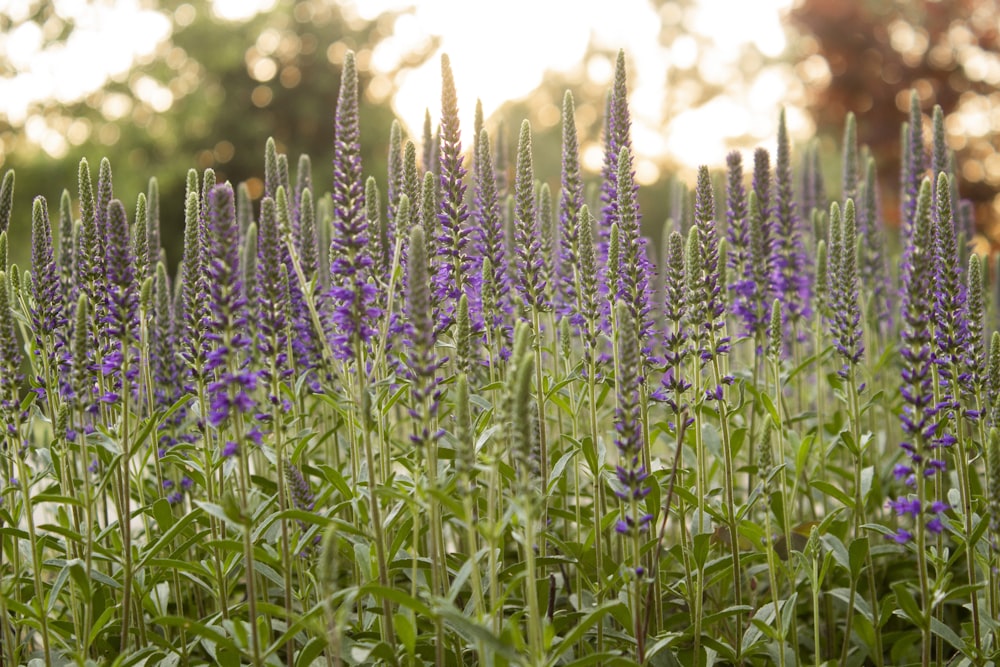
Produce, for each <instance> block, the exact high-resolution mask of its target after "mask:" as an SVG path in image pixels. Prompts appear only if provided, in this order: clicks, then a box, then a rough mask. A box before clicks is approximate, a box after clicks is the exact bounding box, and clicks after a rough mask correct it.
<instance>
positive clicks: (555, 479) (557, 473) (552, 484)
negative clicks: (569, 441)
mask: <svg viewBox="0 0 1000 667" xmlns="http://www.w3.org/2000/svg"><path fill="white" fill-rule="evenodd" d="M578 451H579V450H577V449H571V450H570V451H568V452H566V453H565V454H563V455H562V456H560V457H559V460H558V461H556V464H555V465H554V466H552V471H551V472H550V473H549V488H548V489H547V491H546V493H547V494H549V495H551V494H552V491H553V490H554V489H555V488H556V485H557V484H558V483H559V481H560V480H561V479H562V474H563V471H564V470H566V464H567V463H569V462H570V461H572V460H573V458H574V457H575V456H576V455H577V452H578Z"/></svg>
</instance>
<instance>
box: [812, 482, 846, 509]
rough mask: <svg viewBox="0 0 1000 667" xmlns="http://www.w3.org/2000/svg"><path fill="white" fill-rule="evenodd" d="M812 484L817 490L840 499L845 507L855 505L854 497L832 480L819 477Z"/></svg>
mask: <svg viewBox="0 0 1000 667" xmlns="http://www.w3.org/2000/svg"><path fill="white" fill-rule="evenodd" d="M810 485H811V486H812V487H813V488H814V489H816V490H817V491H819V492H821V493H823V494H825V495H827V496H830V497H831V498H835V499H836V500H838V501H840V502H841V503H842V504H843V505H844V506H845V507H854V499H853V498H851V497H850V496H849V495H847V493H846V492H845V491H843V490H842V489H838V488H837V487H836V486H834V485H833V484H831V483H830V482H827V481H824V480H821V479H817V480H813V481H811V482H810Z"/></svg>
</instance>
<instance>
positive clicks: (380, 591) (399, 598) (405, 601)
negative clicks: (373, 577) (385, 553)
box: [358, 583, 437, 619]
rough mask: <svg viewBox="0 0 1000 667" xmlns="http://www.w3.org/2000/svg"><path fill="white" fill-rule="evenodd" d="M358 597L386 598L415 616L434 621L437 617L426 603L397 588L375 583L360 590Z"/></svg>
mask: <svg viewBox="0 0 1000 667" xmlns="http://www.w3.org/2000/svg"><path fill="white" fill-rule="evenodd" d="M358 595H359V596H361V595H371V596H374V597H375V598H376V599H382V598H385V599H387V600H389V601H390V602H395V603H396V604H398V605H400V606H402V607H406V608H407V609H410V610H412V611H413V613H414V614H416V615H417V616H420V617H423V618H427V619H434V618H436V617H437V616H436V614H435V613H434V612H433V611H432V610H431V608H430V607H428V606H427V605H426V604H425V603H424V602H422V601H420V600H418V599H417V598H415V597H413V596H411V595H410V594H408V593H405V592H403V591H401V590H398V589H395V588H386V587H385V586H379V585H378V584H374V583H372V584H365V585H364V586H361V587H360V588H359V589H358Z"/></svg>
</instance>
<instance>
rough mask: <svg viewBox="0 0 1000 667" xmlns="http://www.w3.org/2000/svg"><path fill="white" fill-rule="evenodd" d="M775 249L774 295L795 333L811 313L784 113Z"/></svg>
mask: <svg viewBox="0 0 1000 667" xmlns="http://www.w3.org/2000/svg"><path fill="white" fill-rule="evenodd" d="M774 195H775V196H774V235H773V238H774V247H773V249H772V262H773V270H774V275H773V278H772V284H773V285H774V291H775V296H776V297H777V298H779V299H780V300H781V304H782V312H783V313H784V314H785V321H786V322H787V323H788V324H789V326H790V327H792V329H793V330H794V329H795V327H796V325H797V324H798V322H799V321H800V320H804V319H807V318H808V317H809V316H810V314H811V309H810V307H809V297H810V284H809V278H808V276H809V272H808V270H807V269H808V268H809V259H808V257H807V256H806V254H805V246H804V243H803V235H804V230H803V229H802V222H801V219H800V217H799V215H798V211H797V207H796V202H795V195H794V193H793V191H792V163H791V156H790V148H789V141H788V131H787V129H786V126H785V111H784V109H782V111H781V116H780V118H779V120H778V153H777V160H776V163H775V177H774Z"/></svg>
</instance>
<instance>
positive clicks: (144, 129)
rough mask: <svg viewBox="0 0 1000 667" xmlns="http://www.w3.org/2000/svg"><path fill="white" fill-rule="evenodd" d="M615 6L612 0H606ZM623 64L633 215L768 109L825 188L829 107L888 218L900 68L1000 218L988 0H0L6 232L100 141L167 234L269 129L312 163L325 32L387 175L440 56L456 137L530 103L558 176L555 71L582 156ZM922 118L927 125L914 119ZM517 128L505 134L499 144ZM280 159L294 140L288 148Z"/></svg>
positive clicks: (324, 112) (98, 152)
mask: <svg viewBox="0 0 1000 667" xmlns="http://www.w3.org/2000/svg"><path fill="white" fill-rule="evenodd" d="M612 5H613V7H612ZM619 48H623V49H624V50H625V52H626V55H627V58H628V63H629V68H630V72H629V87H630V95H631V96H630V103H631V110H632V115H633V141H634V144H635V149H636V152H637V160H636V170H637V178H638V179H639V181H640V183H641V184H642V185H643V187H642V189H641V190H640V205H641V210H642V214H643V225H644V232H645V233H647V234H648V235H650V236H652V237H657V236H658V235H659V230H660V228H661V227H662V224H663V222H664V220H665V219H666V218H667V216H668V215H669V212H670V205H671V204H670V199H671V193H672V192H673V191H674V190H673V189H672V188H673V186H672V183H673V182H675V181H676V180H681V181H685V182H690V181H692V180H693V174H694V170H695V168H696V167H697V166H698V165H699V164H708V165H710V166H712V167H716V168H719V167H722V166H723V165H724V159H725V155H726V153H727V152H728V151H730V150H741V151H743V152H744V153H745V159H746V161H747V162H749V158H750V153H751V152H752V151H753V149H754V148H755V147H757V146H765V147H767V148H768V149H770V150H772V151H773V150H774V147H775V136H776V129H777V119H778V114H779V110H780V109H781V108H784V109H786V112H787V115H788V123H789V130H790V134H791V136H792V139H793V141H794V142H795V144H796V147H797V148H799V149H800V150H799V151H798V152H797V155H801V148H802V147H804V146H805V145H806V143H807V142H810V141H814V140H815V141H818V142H819V143H820V145H821V148H822V149H823V155H824V156H825V160H826V162H825V163H824V176H825V179H826V182H827V184H828V189H829V191H830V192H836V191H837V188H838V187H839V185H838V183H839V165H838V156H839V152H838V151H839V149H838V146H839V140H840V136H841V134H842V132H843V123H844V116H845V114H846V113H847V112H848V111H849V110H851V111H854V112H855V113H856V114H857V115H858V119H859V140H860V141H861V142H862V143H864V144H866V145H867V146H868V147H869V148H870V150H871V153H872V155H874V156H875V158H876V160H877V164H878V168H879V177H880V179H881V181H882V184H883V193H884V195H883V199H882V204H883V212H884V216H885V218H886V221H887V224H889V225H897V224H898V214H897V213H896V209H897V206H898V202H897V199H896V195H895V193H896V192H897V190H898V175H899V137H900V134H899V131H900V124H901V123H902V122H903V120H904V119H905V111H906V108H907V103H908V95H909V90H910V89H915V90H916V91H917V93H918V94H919V96H920V100H921V104H922V106H923V108H924V110H925V112H926V113H927V114H928V122H929V114H930V111H931V108H932V107H933V105H934V104H940V105H941V106H942V107H943V109H944V111H945V114H946V123H945V124H946V128H947V135H948V136H947V140H948V144H949V146H950V147H951V148H952V149H953V150H954V151H955V152H956V154H957V157H958V164H959V165H960V169H959V176H960V192H961V195H962V196H963V197H964V198H967V199H969V200H971V201H972V202H974V204H975V207H976V219H977V225H978V231H979V234H978V235H977V237H976V239H975V242H976V244H977V246H978V248H979V249H980V250H981V251H986V250H987V249H988V248H989V247H990V244H991V242H992V241H994V240H995V241H1000V229H998V226H997V222H998V220H1000V196H998V192H1000V9H998V3H995V2H982V1H981V0H939V1H936V2H932V1H929V0H924V1H910V0H899V1H894V0H753V1H747V0H664V1H652V0H619V1H617V2H615V3H608V2H604V1H602V0H505V1H504V2H497V1H495V0H426V1H422V2H413V1H411V2H406V1H405V0H353V1H352V0H339V1H338V0H185V1H180V0H117V1H109V0H103V1H102V0H0V171H3V170H6V169H9V168H13V169H15V170H16V173H17V187H16V198H15V208H14V218H13V221H12V224H11V228H12V229H11V232H10V233H11V235H12V242H11V254H12V259H13V260H14V261H18V262H20V263H21V265H22V266H24V265H25V264H26V263H27V258H28V256H29V255H28V250H29V248H28V244H29V243H30V241H29V232H30V217H29V216H30V210H31V209H30V200H31V198H32V197H34V196H35V195H36V194H42V195H45V196H46V197H47V198H48V199H49V201H50V206H51V207H54V206H55V205H56V204H55V203H56V202H58V198H59V196H60V194H61V192H62V190H63V189H64V188H67V189H69V191H70V193H71V194H73V195H74V198H75V195H76V192H75V187H76V186H75V182H76V167H77V164H78V162H79V160H80V158H81V157H86V158H87V159H88V160H89V161H90V164H91V166H92V169H93V170H95V174H96V167H97V164H98V162H99V160H100V158H101V157H103V156H107V157H108V158H109V159H110V160H111V164H112V167H113V170H114V178H115V193H116V196H118V197H120V198H122V199H123V200H124V201H126V202H129V201H131V202H134V200H135V197H136V196H137V194H138V193H139V192H141V191H144V190H145V189H146V183H147V181H148V178H149V177H150V176H156V177H157V179H158V180H159V184H160V189H161V193H162V196H161V202H162V203H161V206H162V224H163V226H164V232H163V237H164V239H163V243H164V247H165V249H166V251H167V254H168V259H169V261H170V263H171V265H172V264H173V263H175V262H176V260H177V259H178V258H179V256H180V251H181V239H182V233H181V232H182V224H183V222H182V221H183V210H182V208H183V188H184V176H185V173H186V171H187V169H188V168H190V167H196V168H198V169H204V168H207V167H212V168H214V169H215V170H216V171H217V173H218V175H219V177H220V179H229V180H231V181H233V182H234V183H238V182H241V181H246V182H247V183H248V184H249V186H250V190H251V192H252V193H253V194H254V195H255V196H259V193H260V191H261V190H262V181H261V177H262V172H263V153H264V144H265V141H266V139H267V137H269V136H273V137H274V138H275V140H276V141H277V144H278V149H279V151H284V152H287V153H288V154H289V157H290V159H291V160H293V161H294V160H295V159H296V157H297V156H298V154H299V153H302V152H308V153H309V154H310V155H311V157H312V158H313V165H314V179H315V182H316V183H317V186H318V187H320V188H322V184H323V183H324V182H325V181H326V180H328V179H329V177H330V167H329V164H330V158H331V150H332V149H331V147H332V132H333V121H332V119H333V109H334V106H335V102H336V97H337V90H338V86H339V70H340V65H341V63H342V61H343V57H344V53H345V52H346V51H347V50H348V49H352V50H354V51H355V52H356V53H357V61H358V65H359V68H360V74H361V85H362V89H363V98H362V111H361V113H362V121H361V122H362V136H363V139H362V150H363V153H364V170H365V172H366V174H368V175H374V176H375V177H376V178H377V179H378V180H379V182H380V184H382V186H383V188H384V184H385V162H386V156H387V152H388V140H389V126H390V123H391V122H392V120H393V119H394V118H398V119H400V121H401V122H402V123H403V126H404V129H405V131H406V132H407V133H408V134H409V136H410V137H411V138H413V139H414V141H415V142H417V143H418V144H419V142H420V137H421V130H422V125H423V119H424V116H425V114H426V113H429V114H430V116H431V118H432V119H433V121H434V123H435V124H436V123H437V120H438V118H439V108H440V104H439V95H440V93H439V91H440V83H439V77H440V64H439V55H440V53H442V52H447V53H448V54H449V55H450V57H451V60H452V64H453V67H454V69H455V78H456V84H457V86H458V91H459V105H460V110H461V113H462V124H463V128H464V132H465V134H464V136H465V143H466V144H467V145H471V128H472V121H473V111H474V108H475V103H476V100H477V99H479V100H481V101H482V104H483V109H484V112H485V115H486V125H487V128H488V129H490V130H491V132H495V131H496V130H497V128H498V126H499V125H500V124H504V125H505V126H506V127H508V128H516V127H517V126H518V125H519V123H520V120H521V119H522V118H528V119H530V120H531V122H532V127H533V130H534V146H535V161H536V173H537V174H538V175H539V176H541V177H544V178H546V179H547V180H550V181H551V184H552V185H553V186H557V185H558V178H559V138H560V127H559V105H560V102H561V99H562V94H563V91H564V90H566V89H569V90H571V91H573V93H574V96H575V97H576V101H577V125H578V129H579V132H580V134H581V152H582V158H583V161H584V164H585V166H586V167H587V169H588V171H589V173H590V175H591V177H595V178H596V175H597V174H598V172H599V168H600V164H601V159H602V147H601V128H602V124H603V116H604V113H603V109H604V100H605V95H606V93H607V91H608V89H609V88H610V83H611V76H612V72H613V63H614V58H615V55H616V53H617V51H618V49H619ZM929 130H930V128H929V127H925V131H926V132H927V136H928V140H929ZM512 149H513V147H511V150H512ZM293 163H294V162H293Z"/></svg>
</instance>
